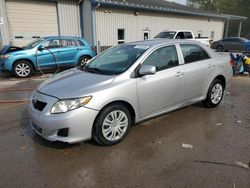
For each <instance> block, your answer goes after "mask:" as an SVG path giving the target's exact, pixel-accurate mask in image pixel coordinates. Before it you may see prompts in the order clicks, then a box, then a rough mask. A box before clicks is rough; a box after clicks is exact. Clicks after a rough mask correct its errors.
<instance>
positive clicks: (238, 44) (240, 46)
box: [233, 38, 245, 50]
mask: <svg viewBox="0 0 250 188" xmlns="http://www.w3.org/2000/svg"><path fill="white" fill-rule="evenodd" d="M233 45H234V46H233V49H234V50H244V47H245V41H244V40H243V39H241V38H235V39H234V44H233Z"/></svg>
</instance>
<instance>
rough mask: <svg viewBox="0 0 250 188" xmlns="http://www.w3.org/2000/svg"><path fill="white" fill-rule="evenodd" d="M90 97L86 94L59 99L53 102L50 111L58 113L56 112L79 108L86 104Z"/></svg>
mask: <svg viewBox="0 0 250 188" xmlns="http://www.w3.org/2000/svg"><path fill="white" fill-rule="evenodd" d="M91 98H92V97H91V96H88V97H83V98H77V99H65V100H60V101H58V102H57V103H55V104H54V106H53V107H52V108H51V111H50V113H51V114H58V113H63V112H68V111H70V110H74V109H77V108H80V107H82V106H84V105H86V104H88V102H89V101H90V100H91Z"/></svg>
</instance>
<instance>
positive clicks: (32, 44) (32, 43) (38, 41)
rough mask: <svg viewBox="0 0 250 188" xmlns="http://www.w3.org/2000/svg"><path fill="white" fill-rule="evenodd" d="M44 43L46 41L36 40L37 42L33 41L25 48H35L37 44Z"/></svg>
mask: <svg viewBox="0 0 250 188" xmlns="http://www.w3.org/2000/svg"><path fill="white" fill-rule="evenodd" d="M42 41H44V39H36V40H34V41H31V42H29V43H28V44H26V45H25V46H24V47H23V48H25V49H31V48H34V47H35V46H36V45H37V44H39V43H41V42H42Z"/></svg>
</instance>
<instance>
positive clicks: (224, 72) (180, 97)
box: [29, 40, 232, 145]
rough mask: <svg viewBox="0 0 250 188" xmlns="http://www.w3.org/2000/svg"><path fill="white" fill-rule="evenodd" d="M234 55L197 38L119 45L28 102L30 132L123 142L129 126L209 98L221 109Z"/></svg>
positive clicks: (63, 75)
mask: <svg viewBox="0 0 250 188" xmlns="http://www.w3.org/2000/svg"><path fill="white" fill-rule="evenodd" d="M231 77H232V68H231V66H230V64H229V57H225V56H220V55H217V54H216V53H215V52H213V51H212V50H211V49H209V48H207V47H206V46H203V45H202V44H201V43H199V42H195V41H186V40H185V41H182V40H148V41H140V42H132V43H127V44H122V45H118V46H115V47H113V48H111V49H109V50H107V51H105V52H103V53H101V54H100V55H98V56H97V57H95V58H94V59H92V60H91V61H89V62H88V63H87V64H85V65H81V66H80V67H77V68H73V69H70V70H67V71H64V72H62V73H59V74H57V75H56V76H55V77H53V78H50V79H48V80H46V81H44V82H43V83H42V84H40V85H39V86H38V87H37V89H36V90H35V91H34V92H33V94H32V96H31V100H30V104H29V114H30V119H31V125H32V128H33V129H34V130H35V131H36V132H37V133H38V134H39V135H41V136H42V137H44V138H45V139H47V140H51V141H62V142H68V143H76V142H81V141H84V140H89V139H91V138H93V139H94V140H96V141H97V142H98V143H99V144H102V145H112V144H116V143H118V142H120V141H121V140H122V139H123V138H124V137H125V136H126V135H127V134H128V132H129V129H130V127H131V125H133V124H135V123H138V122H141V121H143V120H146V119H149V118H152V117H155V116H158V115H162V114H165V113H167V112H170V111H173V110H176V109H179V108H182V107H185V106H188V105H190V104H193V103H197V102H199V101H203V103H204V105H205V106H206V107H215V106H217V105H218V104H220V102H221V100H222V98H223V94H224V89H225V88H226V86H227V85H228V84H229V83H230V80H231Z"/></svg>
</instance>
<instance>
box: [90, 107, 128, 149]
mask: <svg viewBox="0 0 250 188" xmlns="http://www.w3.org/2000/svg"><path fill="white" fill-rule="evenodd" d="M131 122H132V121H131V115H130V112H129V110H128V109H127V107H126V106H124V105H123V104H112V105H109V106H107V107H105V108H104V110H102V111H101V112H100V114H99V115H98V116H97V119H96V121H95V124H94V130H93V138H94V139H95V141H97V142H98V143H99V144H101V145H106V146H110V145H114V144H117V143H118V142H120V141H121V140H122V139H123V138H124V137H125V136H126V135H127V134H128V132H129V129H130V127H131Z"/></svg>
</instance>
